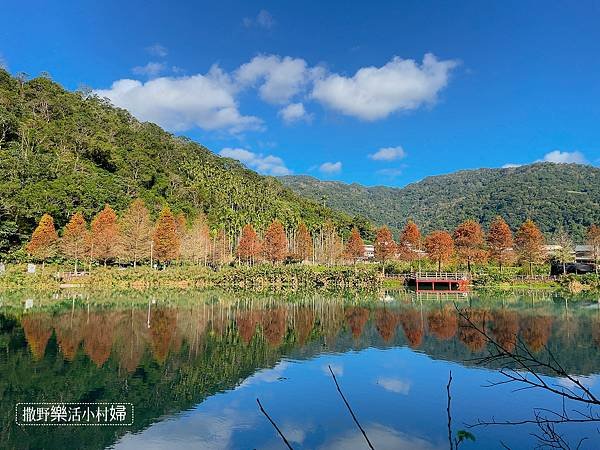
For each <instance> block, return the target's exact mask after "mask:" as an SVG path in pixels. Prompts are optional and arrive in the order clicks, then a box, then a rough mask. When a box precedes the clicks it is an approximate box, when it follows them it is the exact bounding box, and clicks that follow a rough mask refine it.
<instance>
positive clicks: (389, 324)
mask: <svg viewBox="0 0 600 450" xmlns="http://www.w3.org/2000/svg"><path fill="white" fill-rule="evenodd" d="M398 322H400V316H399V315H398V313H397V312H395V311H390V310H389V309H386V308H383V309H378V310H377V312H376V313H375V324H376V326H377V331H378V332H379V335H380V336H381V338H382V339H383V340H384V342H386V343H388V342H390V341H391V340H392V339H393V338H394V336H395V335H396V327H397V326H398Z"/></svg>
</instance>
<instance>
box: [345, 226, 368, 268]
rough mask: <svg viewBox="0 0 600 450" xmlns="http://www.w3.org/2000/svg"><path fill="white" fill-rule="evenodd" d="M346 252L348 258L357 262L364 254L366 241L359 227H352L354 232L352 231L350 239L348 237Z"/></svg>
mask: <svg viewBox="0 0 600 450" xmlns="http://www.w3.org/2000/svg"><path fill="white" fill-rule="evenodd" d="M344 253H345V254H346V258H348V259H351V260H352V261H353V262H356V261H357V260H358V259H360V258H362V257H363V256H364V254H365V243H364V242H363V240H362V238H361V237H360V233H359V232H358V228H356V227H354V228H352V233H350V239H348V243H347V244H346V249H345V252H344Z"/></svg>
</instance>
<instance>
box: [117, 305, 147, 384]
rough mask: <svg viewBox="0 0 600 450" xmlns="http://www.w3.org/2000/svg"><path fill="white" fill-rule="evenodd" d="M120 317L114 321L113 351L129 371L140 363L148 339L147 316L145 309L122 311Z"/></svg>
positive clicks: (123, 366) (133, 369)
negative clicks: (117, 320)
mask: <svg viewBox="0 0 600 450" xmlns="http://www.w3.org/2000/svg"><path fill="white" fill-rule="evenodd" d="M122 316H123V317H122V318H121V319H120V320H119V322H118V323H116V324H115V325H116V328H115V335H116V338H115V345H114V347H115V352H116V354H117V357H118V358H119V364H120V365H121V367H122V368H124V369H125V370H126V371H127V372H129V373H131V372H133V371H135V369H136V368H137V367H138V366H139V365H140V362H141V360H142V357H143V356H144V351H145V350H146V342H147V340H148V334H147V333H148V326H147V322H146V320H147V316H146V312H145V311H141V310H132V311H131V312H130V313H129V312H124V313H123V314H122Z"/></svg>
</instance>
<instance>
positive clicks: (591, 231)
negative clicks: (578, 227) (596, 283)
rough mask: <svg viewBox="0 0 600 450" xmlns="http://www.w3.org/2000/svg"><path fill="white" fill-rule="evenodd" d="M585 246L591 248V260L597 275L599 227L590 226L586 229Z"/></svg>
mask: <svg viewBox="0 0 600 450" xmlns="http://www.w3.org/2000/svg"><path fill="white" fill-rule="evenodd" d="M587 244H588V245H589V246H590V247H591V253H592V259H593V260H594V265H595V267H596V273H598V265H600V227H599V226H598V225H592V226H591V227H590V228H588V232H587Z"/></svg>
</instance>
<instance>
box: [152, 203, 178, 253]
mask: <svg viewBox="0 0 600 450" xmlns="http://www.w3.org/2000/svg"><path fill="white" fill-rule="evenodd" d="M152 240H153V243H154V258H156V260H157V261H160V262H169V261H173V260H175V259H177V258H178V257H179V251H180V246H181V240H180V238H179V230H178V225H177V221H176V220H175V217H174V216H173V213H172V212H171V209H170V208H169V207H168V206H165V207H164V208H163V209H162V211H161V212H160V215H159V216H158V220H157V221H156V227H155V229H154V234H153V236H152Z"/></svg>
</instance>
